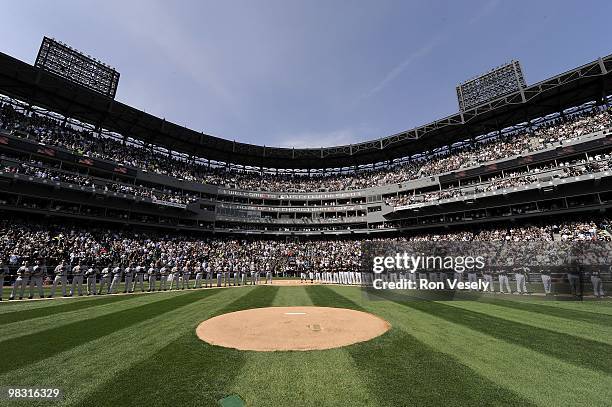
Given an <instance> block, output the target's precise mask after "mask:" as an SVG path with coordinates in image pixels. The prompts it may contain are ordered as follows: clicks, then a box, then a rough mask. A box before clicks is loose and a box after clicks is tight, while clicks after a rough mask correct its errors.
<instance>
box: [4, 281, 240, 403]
mask: <svg viewBox="0 0 612 407" xmlns="http://www.w3.org/2000/svg"><path fill="white" fill-rule="evenodd" d="M215 291H218V292H217V293H216V294H215V295H211V296H208V297H206V298H203V299H201V300H198V301H195V302H193V303H191V304H189V305H186V306H184V307H181V308H177V309H175V310H173V311H170V312H167V313H165V314H160V315H159V316H155V317H153V318H151V319H148V320H146V321H143V322H140V323H138V324H135V325H131V326H129V327H126V328H125V329H121V330H118V331H115V332H113V333H111V334H109V335H106V336H104V337H101V338H97V339H95V340H93V341H90V342H86V343H84V344H82V345H79V346H76V347H74V348H70V349H68V350H66V351H64V352H61V353H59V354H56V355H54V356H52V357H50V358H47V359H44V360H40V361H38V362H36V363H33V364H30V365H26V366H23V367H21V368H20V369H17V370H14V371H11V372H9V373H6V374H5V375H0V382H2V383H22V384H24V385H39V386H40V383H45V384H46V385H47V386H49V387H57V388H61V389H64V391H65V399H64V401H63V402H62V403H60V404H61V405H81V403H80V400H81V399H83V398H86V397H88V395H89V394H91V393H92V392H93V391H95V390H96V388H97V387H98V386H100V385H101V384H104V383H106V382H108V381H112V380H117V377H118V376H117V374H119V373H120V372H121V371H123V370H125V369H128V368H130V367H131V366H133V365H134V364H137V363H139V362H140V361H142V360H144V359H146V358H148V357H150V355H152V354H154V353H156V352H157V351H159V350H160V349H162V348H163V347H164V346H166V345H168V344H169V343H171V342H173V341H174V340H176V339H178V338H179V337H180V336H182V335H184V334H186V333H188V332H194V330H195V326H196V325H197V324H198V322H199V321H201V320H203V319H206V318H208V317H209V316H210V315H212V313H213V312H215V311H216V310H217V309H219V308H222V307H225V306H226V305H228V304H229V303H231V302H232V301H235V300H236V298H238V297H239V296H241V295H244V294H246V293H247V290H215ZM172 294H173V295H176V294H178V293H172ZM138 383H140V381H139V380H137V381H132V384H135V385H138ZM168 388H169V389H170V388H171V387H170V384H169V387H168Z"/></svg>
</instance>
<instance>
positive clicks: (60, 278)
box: [49, 263, 68, 297]
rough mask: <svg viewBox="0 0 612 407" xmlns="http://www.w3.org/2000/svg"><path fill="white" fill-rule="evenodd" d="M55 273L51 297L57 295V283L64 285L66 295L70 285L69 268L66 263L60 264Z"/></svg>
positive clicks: (63, 289)
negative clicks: (67, 287)
mask: <svg viewBox="0 0 612 407" xmlns="http://www.w3.org/2000/svg"><path fill="white" fill-rule="evenodd" d="M53 274H54V275H55V277H54V278H53V286H52V287H51V295H50V296H49V297H53V296H54V295H55V290H56V289H57V285H58V284H61V285H62V295H63V296H64V297H65V296H66V286H67V285H68V270H67V268H66V265H65V264H64V263H60V264H58V265H57V266H56V267H55V269H54V270H53Z"/></svg>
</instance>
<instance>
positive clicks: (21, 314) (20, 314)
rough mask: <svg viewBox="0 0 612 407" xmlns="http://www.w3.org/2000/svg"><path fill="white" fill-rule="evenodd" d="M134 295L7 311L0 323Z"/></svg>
mask: <svg viewBox="0 0 612 407" xmlns="http://www.w3.org/2000/svg"><path fill="white" fill-rule="evenodd" d="M134 297H136V296H128V295H118V296H112V297H111V296H107V297H93V298H87V299H85V300H82V301H72V302H62V303H61V304H56V305H52V306H49V307H44V308H34V309H27V310H17V311H13V312H7V313H3V314H0V325H5V324H10V323H11V322H17V321H25V320H28V319H33V318H42V317H46V316H49V315H55V314H60V313H63V312H70V311H76V310H82V309H85V308H89V307H96V306H99V305H104V304H110V303H116V302H120V301H125V300H128V299H130V298H134Z"/></svg>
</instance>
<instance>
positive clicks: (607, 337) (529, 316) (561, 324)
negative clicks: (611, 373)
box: [445, 301, 612, 345]
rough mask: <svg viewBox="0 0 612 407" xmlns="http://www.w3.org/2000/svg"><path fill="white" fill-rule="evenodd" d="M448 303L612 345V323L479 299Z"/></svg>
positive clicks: (447, 303)
mask: <svg viewBox="0 0 612 407" xmlns="http://www.w3.org/2000/svg"><path fill="white" fill-rule="evenodd" d="M445 304H446V305H450V306H453V307H458V308H461V309H466V310H469V311H474V312H482V313H484V314H487V315H490V316H493V317H497V318H502V319H506V320H508V321H512V322H517V323H520V324H525V325H530V326H534V327H537V328H543V329H546V330H549V331H554V332H559V333H562V334H567V335H573V336H577V337H579V338H584V339H588V340H593V341H599V342H603V343H606V344H608V345H612V325H598V324H592V323H589V322H583V321H580V320H574V319H565V318H558V317H554V316H550V315H548V314H541V313H537V312H532V311H523V310H518V309H515V308H508V307H503V306H498V305H494V304H491V303H489V302H485V303H482V302H478V301H450V302H446V303H445Z"/></svg>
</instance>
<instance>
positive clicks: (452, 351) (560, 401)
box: [333, 287, 612, 406]
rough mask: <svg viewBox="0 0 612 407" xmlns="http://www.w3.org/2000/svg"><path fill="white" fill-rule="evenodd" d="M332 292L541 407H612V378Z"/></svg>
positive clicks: (355, 293)
mask: <svg viewBox="0 0 612 407" xmlns="http://www.w3.org/2000/svg"><path fill="white" fill-rule="evenodd" d="M333 290H337V291H339V292H340V293H341V294H342V295H344V296H346V297H348V298H350V299H351V300H353V301H355V302H358V303H359V304H361V305H362V306H363V307H365V308H366V309H368V310H370V311H372V312H374V313H376V314H378V315H380V316H381V317H383V318H386V319H387V320H388V321H389V322H391V324H393V326H394V328H397V329H401V330H404V331H406V332H407V333H408V334H409V335H411V336H413V337H415V338H416V339H418V340H419V341H420V342H422V343H425V344H427V345H428V346H430V347H432V348H434V349H435V350H437V351H439V352H443V353H446V354H449V355H451V356H453V357H454V358H455V359H457V360H458V361H459V362H460V363H462V364H464V365H466V366H468V367H469V368H471V369H472V370H474V371H475V372H476V373H477V374H479V375H481V376H483V377H486V378H487V379H489V380H490V381H492V382H494V383H496V384H497V385H498V386H499V387H502V388H507V389H511V390H512V391H513V392H515V393H516V394H518V395H519V396H521V397H523V398H525V399H527V400H530V401H531V402H532V403H536V404H538V405H541V406H553V405H554V406H556V405H567V406H570V405H576V406H578V405H585V404H589V405H590V406H609V405H610V400H611V399H612V377H611V376H610V375H608V374H606V373H603V372H601V371H594V370H590V369H587V368H582V367H579V366H576V365H575V364H572V363H568V362H565V361H562V360H559V359H557V358H555V357H551V356H548V355H545V354H542V353H539V352H536V351H533V350H531V349H527V348H524V347H522V346H520V345H517V344H514V343H510V342H505V341H503V340H499V339H497V338H494V337H491V336H489V335H486V334H484V333H481V332H478V331H475V330H472V329H470V328H468V327H466V326H463V325H460V324H455V323H453V322H450V321H447V320H445V319H443V318H438V317H436V316H434V315H432V314H429V313H425V312H421V311H418V310H416V309H411V308H408V307H406V306H405V305H403V304H401V303H400V304H398V303H395V302H392V301H385V300H380V301H368V300H365V299H364V298H363V296H362V294H361V292H360V291H359V290H349V289H346V288H344V287H334V288H333ZM535 340H538V339H537V338H535ZM567 350H568V351H571V349H570V348H568V349H567ZM426 372H427V371H426V370H425V371H424V373H423V374H426ZM456 382H457V381H456V380H454V381H451V382H450V384H447V387H448V386H455V384H454V383H456Z"/></svg>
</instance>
